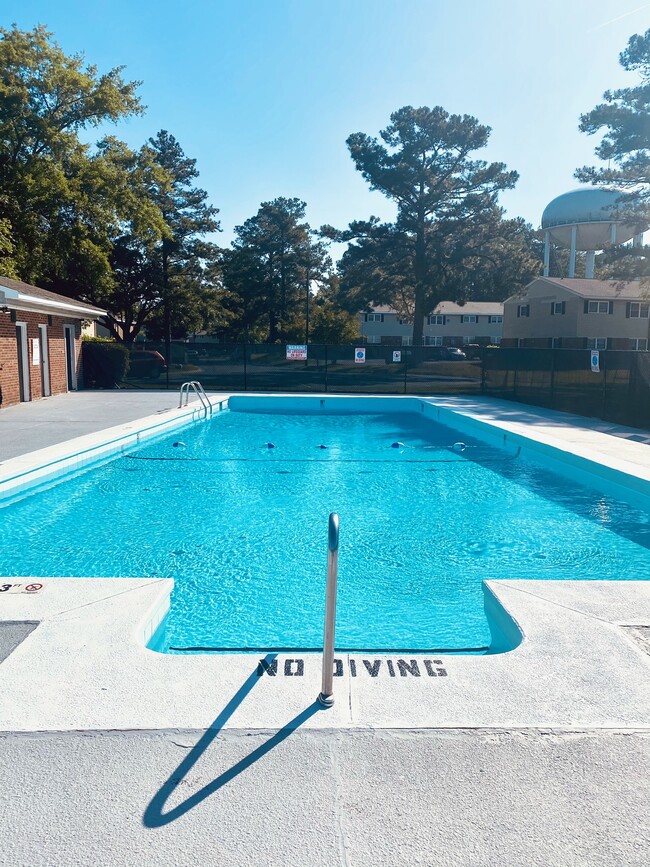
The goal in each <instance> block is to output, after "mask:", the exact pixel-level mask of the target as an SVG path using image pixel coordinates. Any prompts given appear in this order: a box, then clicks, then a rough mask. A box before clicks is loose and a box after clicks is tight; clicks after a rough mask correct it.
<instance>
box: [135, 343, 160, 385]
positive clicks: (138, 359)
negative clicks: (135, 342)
mask: <svg viewBox="0 0 650 867" xmlns="http://www.w3.org/2000/svg"><path fill="white" fill-rule="evenodd" d="M166 371H167V364H166V362H165V359H164V358H163V357H162V355H161V354H160V353H159V352H155V351H153V350H148V349H147V350H145V349H138V350H134V351H133V352H132V353H131V354H130V356H129V372H128V373H127V377H130V378H133V379H158V377H159V376H160V374H161V373H165V372H166Z"/></svg>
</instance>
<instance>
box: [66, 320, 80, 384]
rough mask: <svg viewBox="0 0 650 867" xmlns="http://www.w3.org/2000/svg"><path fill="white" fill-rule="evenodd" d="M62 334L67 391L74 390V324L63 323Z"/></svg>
mask: <svg viewBox="0 0 650 867" xmlns="http://www.w3.org/2000/svg"><path fill="white" fill-rule="evenodd" d="M63 334H64V337H65V366H66V371H67V374H68V391H75V390H76V388H77V365H76V359H75V351H74V325H64V326H63Z"/></svg>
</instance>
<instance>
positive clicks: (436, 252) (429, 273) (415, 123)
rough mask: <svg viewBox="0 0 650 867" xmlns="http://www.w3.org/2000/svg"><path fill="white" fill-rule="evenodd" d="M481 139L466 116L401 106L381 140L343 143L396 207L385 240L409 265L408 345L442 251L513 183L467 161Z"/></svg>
mask: <svg viewBox="0 0 650 867" xmlns="http://www.w3.org/2000/svg"><path fill="white" fill-rule="evenodd" d="M489 135H490V128H489V127H487V126H482V125H481V124H479V122H478V121H477V120H476V118H474V117H471V116H469V115H463V116H460V115H450V114H448V113H447V112H446V111H445V110H444V109H443V108H441V107H440V106H436V107H434V108H428V107H426V106H425V107H422V108H413V107H412V106H405V107H404V108H400V109H399V110H398V111H396V112H394V113H393V114H392V115H391V122H390V124H389V126H388V127H386V129H384V130H382V131H381V132H380V137H381V141H379V140H378V139H376V138H371V137H370V136H368V135H366V134H364V133H360V132H359V133H354V134H353V135H351V136H350V137H349V138H348V140H347V144H348V148H349V150H350V154H351V155H352V159H353V160H354V163H355V165H356V167H357V169H358V170H359V171H360V172H361V173H362V175H363V177H364V178H365V179H366V180H367V181H368V183H369V184H370V188H371V189H373V190H379V191H380V192H382V193H384V195H386V196H388V198H390V199H392V200H393V201H394V202H395V203H396V205H397V221H396V223H395V226H394V231H392V232H389V234H392V235H393V237H394V238H395V239H397V237H399V244H400V246H401V248H402V253H401V254H400V253H396V255H401V256H403V257H404V258H403V261H404V262H407V261H408V263H409V273H408V276H407V277H405V278H404V279H406V281H408V282H410V284H411V285H410V291H411V292H412V295H413V342H414V343H415V344H421V343H422V331H423V326H424V317H425V316H426V315H427V314H428V313H429V312H430V311H431V309H432V304H433V303H434V301H435V300H436V299H437V300H438V301H439V300H442V297H441V296H440V291H439V289H440V278H441V272H440V265H441V264H444V262H445V261H446V259H447V257H448V255H449V252H448V250H449V248H450V246H451V247H452V248H455V249H456V250H457V247H458V245H457V243H456V239H457V238H458V237H460V236H463V237H468V228H471V229H472V230H474V231H477V230H478V227H479V226H480V223H481V221H482V220H484V219H485V218H486V216H492V215H494V214H495V213H496V211H497V208H496V203H497V196H498V193H499V192H500V191H501V190H505V189H509V188H511V187H513V186H514V185H515V183H516V181H517V178H518V175H517V173H516V172H512V171H510V172H509V171H506V168H505V165H504V164H503V163H496V162H494V163H487V162H485V161H484V160H476V159H472V158H471V154H472V153H473V152H474V151H476V150H478V149H480V148H483V147H485V146H486V144H487V141H488V138H489ZM366 228H368V226H367V225H366ZM376 228H377V227H375V230H376ZM371 234H372V233H371ZM383 240H385V238H384V239H383ZM456 257H457V258H458V252H456ZM436 303H437V302H436ZM434 306H435V305H434Z"/></svg>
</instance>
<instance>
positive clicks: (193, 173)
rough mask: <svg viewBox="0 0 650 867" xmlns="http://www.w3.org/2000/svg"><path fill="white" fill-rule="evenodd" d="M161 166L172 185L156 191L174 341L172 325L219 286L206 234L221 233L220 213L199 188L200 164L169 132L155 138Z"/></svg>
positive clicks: (167, 318) (152, 143)
mask: <svg viewBox="0 0 650 867" xmlns="http://www.w3.org/2000/svg"><path fill="white" fill-rule="evenodd" d="M149 147H150V148H151V152H152V154H153V159H154V161H155V163H156V164H157V165H158V166H160V168H161V169H163V170H164V172H165V173H166V176H167V181H166V183H164V184H159V185H157V186H156V187H155V188H153V190H152V198H153V200H154V201H155V202H156V204H157V205H158V207H159V208H160V212H161V214H162V217H163V220H164V222H165V227H166V231H165V232H164V234H163V237H162V241H161V243H160V247H159V250H158V254H159V259H160V277H161V281H162V285H161V291H162V298H163V309H164V331H165V336H166V339H167V340H168V341H169V339H170V337H171V322H172V320H173V319H174V318H177V319H180V318H181V317H182V315H183V311H184V310H185V311H186V310H187V305H188V302H189V301H192V300H193V301H194V302H195V303H194V312H195V314H196V312H197V311H198V309H199V308H200V304H199V299H200V298H203V299H204V300H205V299H206V298H207V296H208V295H209V294H210V292H211V291H212V290H214V294H215V296H216V292H217V287H216V286H214V285H213V284H211V283H210V276H211V275H212V274H213V273H214V269H212V268H209V267H208V266H210V265H212V264H213V263H214V261H215V260H216V259H217V257H218V253H219V251H218V248H217V246H216V245H215V244H214V243H211V242H210V241H206V240H205V239H204V236H205V235H209V234H211V233H214V232H218V231H220V226H219V221H218V220H217V218H216V217H217V214H218V213H219V209H218V208H215V207H214V206H212V205H210V204H208V201H207V200H208V194H207V193H206V191H205V190H202V189H200V188H199V187H195V186H193V182H194V180H195V179H196V178H197V177H198V176H199V173H198V170H197V168H196V160H194V159H190V158H189V157H187V156H185V153H184V152H183V149H182V148H181V146H180V144H179V143H178V141H177V140H176V139H175V138H174V136H173V135H171V134H170V133H169V132H167V130H161V131H160V132H159V133H158V134H157V135H156V137H155V138H150V139H149Z"/></svg>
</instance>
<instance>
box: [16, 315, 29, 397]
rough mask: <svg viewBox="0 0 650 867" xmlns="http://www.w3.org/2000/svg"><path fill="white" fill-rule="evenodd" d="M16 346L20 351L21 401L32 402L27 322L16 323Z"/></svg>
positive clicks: (19, 378)
mask: <svg viewBox="0 0 650 867" xmlns="http://www.w3.org/2000/svg"><path fill="white" fill-rule="evenodd" d="M16 346H17V349H18V383H19V388H20V399H21V400H22V401H27V400H30V394H29V355H28V352H27V323H26V322H16Z"/></svg>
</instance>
